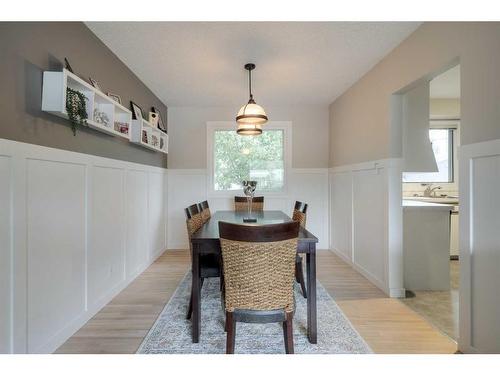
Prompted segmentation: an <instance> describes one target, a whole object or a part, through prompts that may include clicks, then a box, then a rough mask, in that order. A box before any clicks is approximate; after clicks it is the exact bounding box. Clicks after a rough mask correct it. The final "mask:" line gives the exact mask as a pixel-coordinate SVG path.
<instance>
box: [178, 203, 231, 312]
mask: <svg viewBox="0 0 500 375" xmlns="http://www.w3.org/2000/svg"><path fill="white" fill-rule="evenodd" d="M184 212H185V214H186V227H187V232H188V239H189V253H190V257H191V261H192V258H193V245H192V243H191V237H192V235H193V234H194V233H195V232H196V231H197V230H199V229H200V228H201V227H202V226H203V224H204V222H203V219H202V216H201V212H200V210H199V207H198V205H197V204H193V205H191V206H189V207H188V208H186V209H185V210H184ZM220 258H221V257H220V256H219V255H216V254H206V255H202V256H201V257H200V275H201V288H202V287H203V281H204V280H205V279H206V278H209V277H220V276H221V261H220ZM221 285H222V281H221ZM192 312H193V289H192V283H191V296H190V298H189V307H188V313H187V316H186V319H191V314H192Z"/></svg>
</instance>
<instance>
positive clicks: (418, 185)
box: [403, 119, 460, 193]
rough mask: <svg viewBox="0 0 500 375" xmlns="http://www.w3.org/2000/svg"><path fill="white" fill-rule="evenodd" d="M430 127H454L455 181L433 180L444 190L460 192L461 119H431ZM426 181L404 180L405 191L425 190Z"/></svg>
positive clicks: (434, 183)
mask: <svg viewBox="0 0 500 375" xmlns="http://www.w3.org/2000/svg"><path fill="white" fill-rule="evenodd" d="M429 129H452V130H454V131H455V132H454V134H453V147H454V152H453V174H454V175H453V182H432V184H433V185H434V186H436V185H438V186H441V187H442V192H452V193H456V192H458V178H459V176H458V172H459V165H458V149H459V148H460V120H458V119H431V120H430V122H429ZM422 183H425V182H403V193H405V192H406V193H415V192H417V191H423V190H424V189H425V187H422Z"/></svg>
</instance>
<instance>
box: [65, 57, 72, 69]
mask: <svg viewBox="0 0 500 375" xmlns="http://www.w3.org/2000/svg"><path fill="white" fill-rule="evenodd" d="M64 68H65V69H66V70H67V71H69V72H71V73H74V71H73V68H72V67H71V65H70V64H69V61H68V59H67V58H66V57H65V58H64Z"/></svg>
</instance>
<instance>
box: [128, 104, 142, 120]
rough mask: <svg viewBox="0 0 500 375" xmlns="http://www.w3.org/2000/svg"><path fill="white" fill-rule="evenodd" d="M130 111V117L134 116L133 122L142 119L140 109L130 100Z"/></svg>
mask: <svg viewBox="0 0 500 375" xmlns="http://www.w3.org/2000/svg"><path fill="white" fill-rule="evenodd" d="M130 109H131V110H132V115H133V116H134V120H139V119H143V118H144V116H143V115H142V109H141V107H139V106H138V105H137V104H135V103H134V102H133V101H132V100H131V101H130Z"/></svg>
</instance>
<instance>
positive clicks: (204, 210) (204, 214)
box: [198, 201, 212, 223]
mask: <svg viewBox="0 0 500 375" xmlns="http://www.w3.org/2000/svg"><path fill="white" fill-rule="evenodd" d="M198 209H199V211H200V213H201V218H202V220H203V222H204V223H206V222H207V221H208V220H209V219H210V217H211V216H212V214H211V212H210V207H209V206H208V201H203V202H201V203H198Z"/></svg>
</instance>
